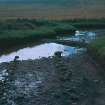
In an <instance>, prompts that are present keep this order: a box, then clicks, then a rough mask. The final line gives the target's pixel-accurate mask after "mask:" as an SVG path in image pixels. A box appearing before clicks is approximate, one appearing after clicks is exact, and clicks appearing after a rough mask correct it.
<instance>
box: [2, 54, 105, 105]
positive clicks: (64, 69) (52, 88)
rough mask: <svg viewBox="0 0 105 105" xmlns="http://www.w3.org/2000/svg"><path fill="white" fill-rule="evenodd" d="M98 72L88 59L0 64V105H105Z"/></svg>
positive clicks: (76, 57) (104, 83)
mask: <svg viewBox="0 0 105 105" xmlns="http://www.w3.org/2000/svg"><path fill="white" fill-rule="evenodd" d="M49 65H50V66H49ZM98 69H100V68H98V66H96V65H95V64H94V63H93V61H92V60H91V59H90V58H89V57H88V56H87V55H77V56H73V57H72V58H69V57H62V58H56V57H53V58H41V59H39V60H28V61H19V62H10V63H3V64H0V97H1V98H0V105H105V82H104V80H103V78H102V77H103V75H102V73H99V72H98Z"/></svg>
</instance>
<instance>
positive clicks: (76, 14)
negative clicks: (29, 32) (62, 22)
mask: <svg viewBox="0 0 105 105" xmlns="http://www.w3.org/2000/svg"><path fill="white" fill-rule="evenodd" d="M104 11H105V7H104V5H102V6H101V5H99V6H98V8H97V6H96V7H95V6H92V5H91V6H79V7H76V8H74V7H69V6H67V7H66V6H60V5H57V6H56V5H50V6H46V5H35V4H33V5H32V4H30V5H24V4H23V5H6V4H3V5H0V19H8V18H35V19H72V18H104V17H105V14H104Z"/></svg>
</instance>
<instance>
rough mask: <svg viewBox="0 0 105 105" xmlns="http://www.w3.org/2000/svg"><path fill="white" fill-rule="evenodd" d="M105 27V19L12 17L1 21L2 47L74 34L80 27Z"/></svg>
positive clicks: (0, 42)
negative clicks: (60, 19) (51, 19)
mask: <svg viewBox="0 0 105 105" xmlns="http://www.w3.org/2000/svg"><path fill="white" fill-rule="evenodd" d="M90 28H91V29H94V28H95V29H96V28H105V19H89V20H87V19H74V20H62V21H58V20H53V21H50V20H36V19H11V20H4V21H1V22H0V48H7V47H12V46H15V45H18V44H23V43H28V42H33V41H35V40H38V39H42V38H54V37H56V36H58V35H70V34H71V35H72V33H75V30H78V29H90Z"/></svg>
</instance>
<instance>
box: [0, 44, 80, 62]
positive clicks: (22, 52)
mask: <svg viewBox="0 0 105 105" xmlns="http://www.w3.org/2000/svg"><path fill="white" fill-rule="evenodd" d="M81 50H82V49H80V48H76V47H70V46H66V45H61V44H56V43H43V44H40V45H35V46H33V47H26V48H22V49H19V50H18V51H14V52H11V53H9V54H6V55H5V54H4V55H2V56H0V63H2V62H10V61H13V60H14V57H15V56H19V60H28V59H40V58H42V57H49V56H53V55H54V53H55V52H57V51H62V52H63V53H62V56H70V55H73V54H76V53H79V52H80V51H81Z"/></svg>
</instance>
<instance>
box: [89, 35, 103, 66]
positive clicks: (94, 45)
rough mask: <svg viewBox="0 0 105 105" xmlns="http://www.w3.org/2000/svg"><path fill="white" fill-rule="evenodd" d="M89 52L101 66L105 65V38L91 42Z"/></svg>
mask: <svg viewBox="0 0 105 105" xmlns="http://www.w3.org/2000/svg"><path fill="white" fill-rule="evenodd" d="M88 50H89V53H90V54H91V55H92V56H93V57H94V58H95V59H96V60H97V61H98V62H99V63H100V64H103V65H105V36H104V37H101V38H97V39H96V40H94V41H93V42H91V43H90V46H89V49H88Z"/></svg>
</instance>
